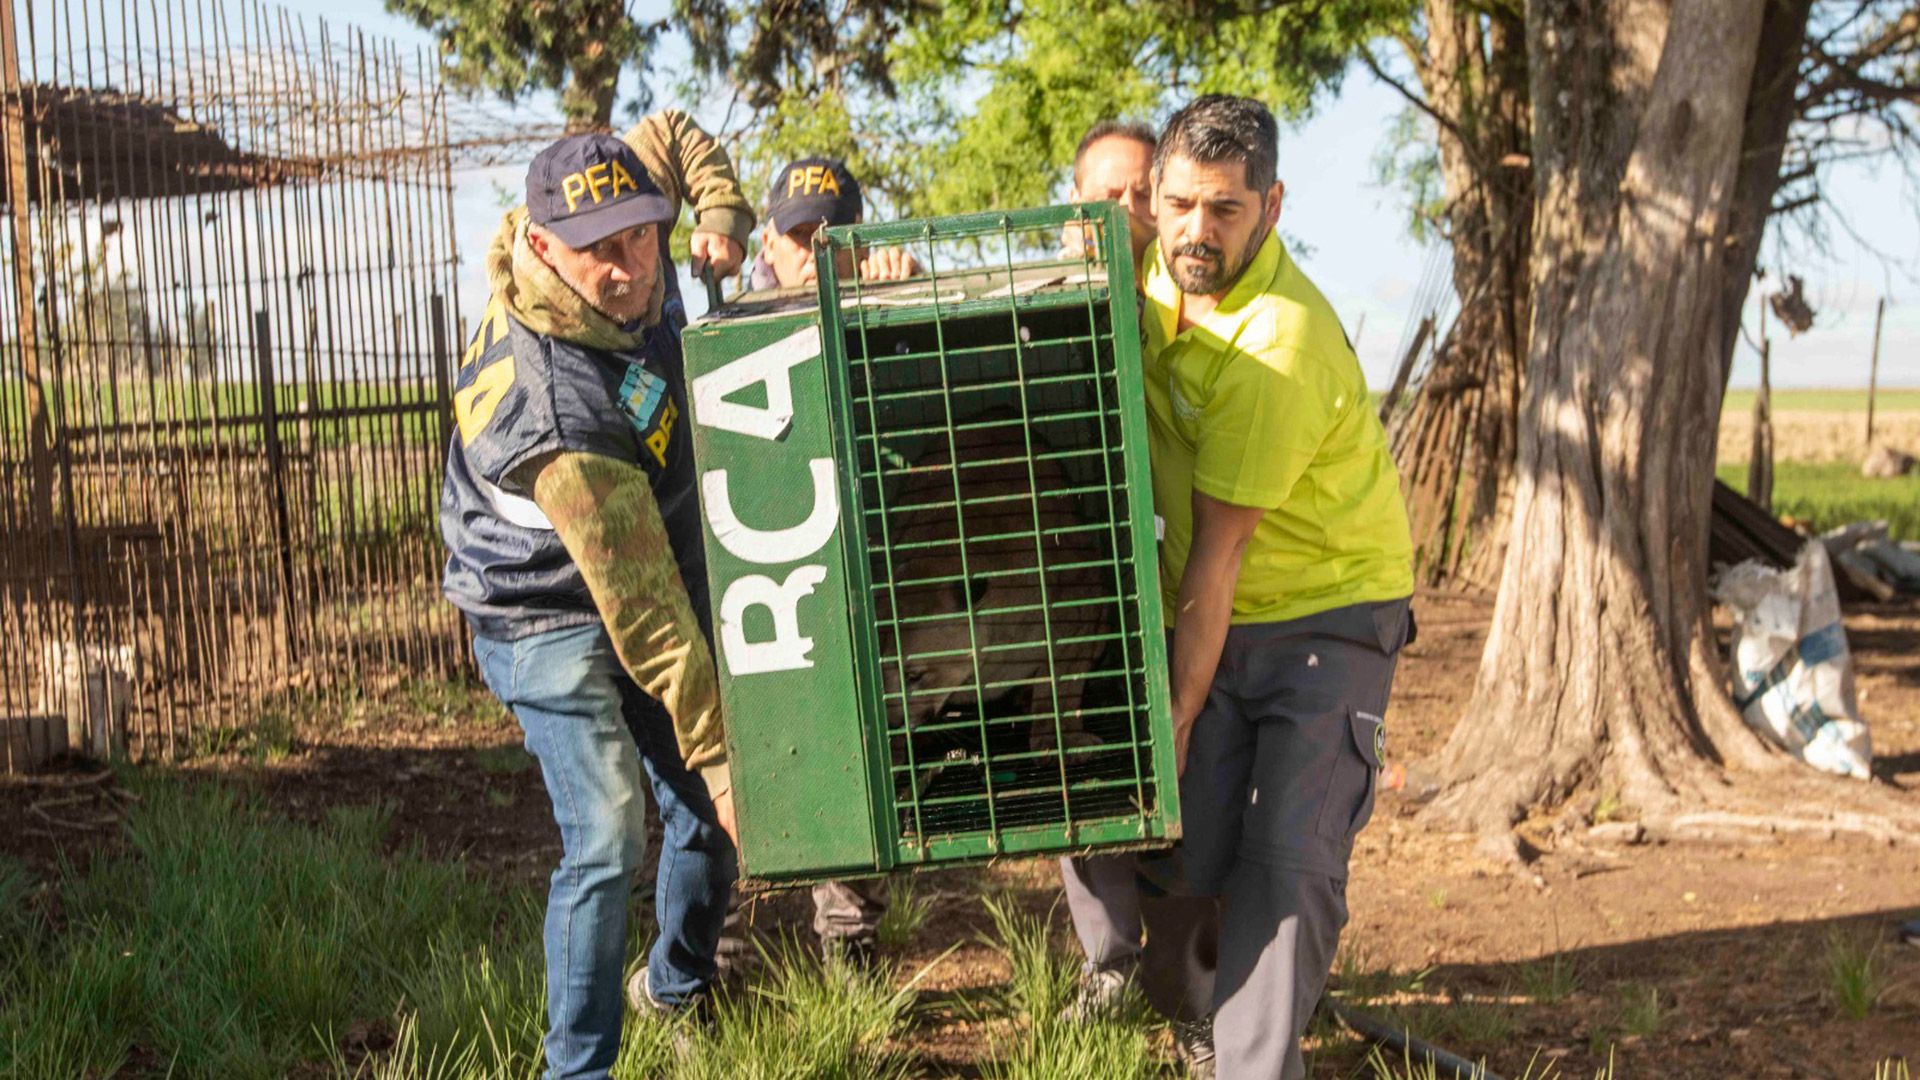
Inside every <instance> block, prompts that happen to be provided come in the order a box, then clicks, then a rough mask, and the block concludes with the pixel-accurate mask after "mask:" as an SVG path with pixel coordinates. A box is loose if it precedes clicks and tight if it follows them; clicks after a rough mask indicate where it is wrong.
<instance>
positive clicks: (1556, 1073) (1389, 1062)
mask: <svg viewBox="0 0 1920 1080" xmlns="http://www.w3.org/2000/svg"><path fill="white" fill-rule="evenodd" d="M1365 1069H1366V1071H1365V1072H1364V1073H1363V1074H1361V1075H1364V1076H1365V1077H1366V1078H1367V1080H1479V1078H1480V1077H1483V1076H1485V1075H1486V1071H1487V1068H1486V1064H1485V1063H1484V1062H1483V1063H1481V1064H1480V1065H1479V1067H1478V1068H1476V1069H1475V1070H1474V1072H1473V1074H1472V1076H1471V1077H1466V1076H1461V1075H1459V1074H1457V1073H1455V1072H1454V1071H1453V1070H1452V1069H1447V1070H1444V1071H1442V1070H1441V1068H1440V1067H1439V1066H1438V1065H1435V1064H1434V1063H1433V1059H1431V1058H1421V1059H1419V1060H1417V1061H1416V1060H1415V1059H1414V1056H1413V1054H1412V1052H1410V1051H1409V1052H1404V1053H1402V1054H1401V1055H1400V1057H1399V1058H1397V1059H1395V1058H1392V1057H1388V1056H1387V1054H1386V1053H1385V1052H1384V1051H1382V1050H1381V1049H1380V1048H1379V1047H1377V1046H1376V1047H1374V1048H1373V1049H1372V1050H1371V1051H1369V1052H1368V1054H1367V1060H1366V1066H1365ZM1519 1080H1562V1076H1561V1072H1560V1064H1559V1062H1557V1061H1552V1060H1549V1061H1547V1062H1545V1063H1544V1064H1543V1063H1542V1062H1541V1061H1540V1058H1539V1055H1538V1054H1536V1055H1535V1056H1534V1059H1533V1060H1532V1061H1529V1062H1527V1071H1526V1072H1524V1073H1521V1074H1520V1077H1519ZM1593 1080H1613V1056H1612V1054H1608V1056H1607V1064H1606V1065H1604V1066H1602V1067H1600V1068H1598V1069H1595V1070H1594V1071H1593Z"/></svg>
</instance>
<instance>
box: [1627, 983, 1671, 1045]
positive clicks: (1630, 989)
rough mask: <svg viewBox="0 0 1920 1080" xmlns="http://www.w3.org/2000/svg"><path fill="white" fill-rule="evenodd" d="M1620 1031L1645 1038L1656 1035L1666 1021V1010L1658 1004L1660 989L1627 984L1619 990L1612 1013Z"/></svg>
mask: <svg viewBox="0 0 1920 1080" xmlns="http://www.w3.org/2000/svg"><path fill="white" fill-rule="evenodd" d="M1614 1015H1615V1018H1616V1022H1617V1023H1618V1024H1619V1025H1620V1031H1621V1033H1622V1034H1626V1035H1638V1036H1640V1037H1641V1038H1643V1039H1644V1038H1646V1037H1647V1036H1649V1035H1654V1034H1657V1033H1658V1032H1659V1031H1660V1028H1661V1026H1662V1025H1663V1024H1665V1023H1666V1021H1667V1008H1666V1006H1664V1005H1662V1004H1661V1003H1660V988H1659V987H1657V986H1648V985H1646V984H1644V983H1628V984H1627V985H1626V986H1623V987H1621V988H1620V1000H1619V1006H1618V1008H1617V1010H1616V1011H1615V1013H1614Z"/></svg>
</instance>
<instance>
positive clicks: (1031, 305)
mask: <svg viewBox="0 0 1920 1080" xmlns="http://www.w3.org/2000/svg"><path fill="white" fill-rule="evenodd" d="M1063 229H1066V230H1078V231H1080V232H1081V233H1082V235H1084V236H1086V237H1087V238H1088V239H1089V241H1090V242H1089V243H1087V244H1086V245H1085V247H1086V248H1087V249H1088V250H1087V253H1086V254H1084V255H1079V256H1074V257H1072V258H1066V257H1061V256H1059V255H1057V254H1056V253H1057V252H1058V251H1059V250H1060V248H1061V237H1062V230H1063ZM1127 236H1128V232H1127V219H1126V217H1125V216H1124V215H1123V214H1122V213H1121V212H1120V211H1119V210H1118V208H1117V207H1115V206H1113V205H1112V204H1110V203H1109V204H1100V205H1092V206H1071V207H1052V208H1046V209H1038V210H1026V211H1017V212H1010V213H993V214H976V215H967V216H962V217H951V218H941V219H934V220H926V221H909V222H899V223H893V224H886V225H871V226H867V225H855V226H849V227H846V228H835V229H827V230H823V231H822V237H821V239H819V240H818V241H817V242H816V268H817V270H818V273H819V281H820V287H819V289H818V291H817V292H816V291H815V290H814V289H812V288H806V289H798V290H770V291H761V292H750V293H746V294H743V295H741V296H739V297H737V298H735V299H734V300H733V301H732V302H730V303H727V304H725V305H722V306H721V307H720V308H718V309H717V310H715V311H714V312H713V313H712V314H710V315H708V316H707V317H706V318H704V319H702V320H701V321H700V322H698V323H696V324H694V325H693V326H691V327H689V328H688V330H687V333H686V355H687V365H688V378H689V386H690V391H691V392H690V394H689V401H690V409H691V422H692V424H693V429H692V430H693V437H694V452H695V459H696V461H697V462H698V468H699V470H700V484H699V487H700V500H701V509H702V514H703V517H704V519H705V522H706V526H705V528H706V543H707V553H708V573H709V577H710V586H711V591H712V598H713V613H714V634H715V652H716V654H717V659H718V661H719V664H720V672H721V694H722V700H723V703H724V707H725V710H726V724H727V738H728V752H729V755H730V759H731V761H732V769H733V786H734V792H735V795H734V798H735V805H736V809H737V811H738V814H739V821H740V829H741V840H742V846H743V851H742V856H743V863H744V872H745V874H746V875H747V876H748V877H749V878H751V879H753V880H758V881H761V882H767V883H792V882H801V881H808V880H817V879H821V878H827V877H843V876H858V875H861V874H873V873H878V872H885V871H889V870H893V869H895V868H900V867H911V866H925V865H932V864H942V863H952V862H959V861H966V860H978V859H986V858H993V857H998V856H1009V855H1041V854H1048V853H1060V852H1071V851H1084V850H1090V849H1097V848H1112V847H1122V846H1132V847H1145V846H1154V845H1165V844H1169V843H1171V842H1172V841H1173V840H1174V839H1176V838H1177V837H1178V836H1179V833H1180V812H1179V804H1178V798H1177V787H1176V781H1175V775H1174V763H1173V754H1172V746H1173V740H1172V735H1171V725H1170V721H1169V712H1168V690H1167V677H1166V659H1165V649H1166V645H1165V638H1164V633H1163V627H1162V621H1161V611H1160V587H1159V579H1158V569H1157V564H1156V559H1155V550H1154V543H1155V538H1154V524H1153V508H1152V494H1151V487H1150V486H1149V481H1148V475H1147V442H1146V416H1145V413H1144V409H1143V405H1142V399H1141V383H1140V379H1141V376H1140V360H1139V354H1140V348H1139V341H1140V333H1139V326H1138V314H1139V313H1138V307H1137V300H1136V298H1135V290H1134V288H1133V285H1132V282H1133V263H1132V258H1131V251H1130V250H1129V247H1128V244H1127ZM875 247H904V248H906V249H907V250H908V251H909V252H911V254H912V255H913V256H914V258H915V260H916V262H917V264H918V271H917V274H916V275H915V276H914V277H912V278H910V279H909V280H907V281H904V282H893V283H887V284H875V283H873V282H863V281H861V280H860V278H859V275H858V274H857V273H852V274H842V273H840V272H838V271H837V270H836V263H837V262H839V261H842V260H841V259H837V258H836V256H842V257H843V258H844V255H845V253H853V254H859V253H861V252H864V251H866V250H868V249H871V248H875Z"/></svg>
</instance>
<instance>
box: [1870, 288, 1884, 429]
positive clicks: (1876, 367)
mask: <svg viewBox="0 0 1920 1080" xmlns="http://www.w3.org/2000/svg"><path fill="white" fill-rule="evenodd" d="M1886 318H1887V298H1886V297H1884V296H1882V297H1881V298H1880V305H1879V306H1878V307H1876V308H1874V311H1873V363H1872V365H1871V366H1870V367H1868V369H1867V450H1868V451H1869V452H1871V451H1872V450H1873V399H1874V398H1875V397H1877V396H1878V395H1879V393H1880V324H1881V323H1883V322H1885V321H1886Z"/></svg>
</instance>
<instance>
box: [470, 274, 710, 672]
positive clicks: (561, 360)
mask: <svg viewBox="0 0 1920 1080" xmlns="http://www.w3.org/2000/svg"><path fill="white" fill-rule="evenodd" d="M662 270H663V271H664V272H666V273H668V274H671V273H672V272H673V271H672V266H671V264H670V263H665V262H663V263H662ZM685 322H686V314H685V309H684V308H683V307H682V305H681V301H680V296H679V290H678V289H677V288H674V287H673V286H672V283H669V287H668V295H667V301H666V304H665V306H664V309H663V310H662V312H661V317H660V321H659V322H658V323H656V324H655V325H654V326H652V327H650V328H649V329H648V330H647V332H646V335H645V337H644V339H643V340H642V342H641V344H640V346H639V347H638V348H637V349H634V350H631V351H622V352H608V351H605V350H601V349H592V348H587V347H585V346H582V345H577V344H574V343H572V342H567V341H561V340H559V339H557V338H553V337H549V336H546V335H542V334H536V333H534V332H533V331H531V330H529V329H527V328H526V327H525V326H523V325H521V324H520V322H519V321H518V320H516V319H514V318H513V317H512V316H511V315H510V314H508V313H507V311H506V310H505V307H504V306H503V305H501V304H500V303H499V301H498V300H497V299H496V300H494V301H493V302H492V303H490V304H489V306H488V308H487V313H486V315H485V316H484V317H483V318H482V319H481V321H480V326H479V328H478V330H476V332H475V333H474V337H473V341H472V342H471V343H470V344H469V345H468V346H467V350H466V353H465V354H464V355H463V356H462V358H461V365H460V370H459V373H458V374H457V375H456V376H455V379H454V419H455V421H456V430H455V432H454V435H453V439H452V445H451V447H450V448H449V449H448V451H447V477H446V483H445V486H444V487H443V488H442V489H441V494H440V533H441V536H442V538H443V539H444V540H445V541H446V544H447V548H448V550H449V551H450V552H451V554H450V555H449V557H448V559H447V568H446V573H445V576H444V577H443V578H442V582H441V588H442V590H443V591H444V592H445V593H446V595H447V598H448V599H449V600H451V601H453V603H454V605H455V606H456V607H458V608H460V610H461V611H463V612H465V613H466V616H467V620H468V622H469V623H470V624H471V625H472V627H473V630H474V633H476V634H479V635H481V636H483V637H489V638H495V639H499V640H513V639H516V638H521V637H525V636H527V635H529V634H537V633H541V632H544V631H548V630H558V629H563V628H565V627H570V626H581V625H586V624H589V623H594V622H598V621H600V615H599V612H598V611H597V609H595V607H594V604H593V598H592V597H591V596H589V595H588V593H587V586H586V581H585V579H584V578H582V577H581V574H580V569H579V567H577V566H575V565H574V562H573V559H572V558H571V557H570V556H569V555H568V554H567V551H566V548H565V547H564V546H563V545H562V544H561V542H560V537H559V534H557V533H555V532H554V531H553V528H552V526H551V524H550V523H549V522H548V521H547V519H546V516H545V515H544V514H542V513H541V512H540V509H539V507H537V506H535V505H534V503H533V498H532V496H533V493H532V491H531V490H529V486H530V485H531V484H532V482H533V477H532V476H530V475H526V474H525V472H524V470H521V466H523V465H525V464H527V463H528V462H530V461H532V460H534V459H535V458H538V457H541V456H543V455H546V454H550V453H553V452H556V451H575V452H580V453H588V454H601V455H604V456H606V457H611V458H614V459H617V460H620V461H626V462H632V463H633V464H635V465H638V466H639V467H640V468H641V469H642V470H644V471H645V473H646V475H647V479H648V480H649V481H650V482H651V483H652V486H653V492H654V497H655V498H656V499H657V500H658V501H659V504H660V516H661V518H662V519H663V520H664V521H665V522H666V527H667V536H668V538H669V540H670V541H671V543H672V545H673V553H674V558H675V561H676V562H677V563H678V565H679V567H680V576H681V579H682V580H683V581H684V582H685V584H686V587H687V593H688V595H689V597H690V598H691V599H692V601H693V610H694V612H695V614H696V615H697V616H698V617H699V619H700V622H701V626H702V628H703V630H704V629H707V623H708V620H709V612H708V609H707V573H706V557H705V551H704V549H703V547H702V545H701V532H700V517H699V513H700V512H699V500H698V499H697V498H696V496H695V494H694V470H693V443H692V438H691V437H690V435H689V433H688V431H687V430H686V424H685V417H686V412H687V402H686V374H685V369H684V365H683V362H682V359H681V354H680V328H681V327H682V326H683V325H685Z"/></svg>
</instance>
